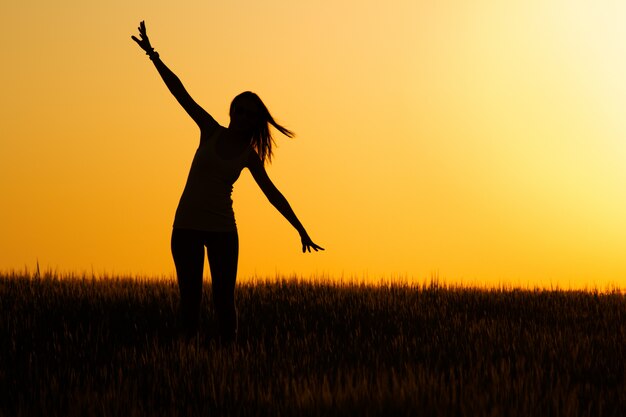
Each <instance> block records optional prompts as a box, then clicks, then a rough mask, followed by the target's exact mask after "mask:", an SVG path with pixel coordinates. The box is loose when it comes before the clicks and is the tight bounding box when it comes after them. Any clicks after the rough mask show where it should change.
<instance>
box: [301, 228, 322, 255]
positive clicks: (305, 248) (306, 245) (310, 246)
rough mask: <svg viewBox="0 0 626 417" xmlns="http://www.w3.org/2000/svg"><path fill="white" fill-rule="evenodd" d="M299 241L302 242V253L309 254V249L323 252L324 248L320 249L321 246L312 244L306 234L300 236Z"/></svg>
mask: <svg viewBox="0 0 626 417" xmlns="http://www.w3.org/2000/svg"><path fill="white" fill-rule="evenodd" d="M300 239H301V240H302V253H304V252H311V249H313V250H314V251H315V252H317V251H318V250H324V248H322V247H321V246H318V245H316V244H315V243H313V241H312V240H311V238H310V237H309V235H308V234H306V233H304V234H302V235H300Z"/></svg>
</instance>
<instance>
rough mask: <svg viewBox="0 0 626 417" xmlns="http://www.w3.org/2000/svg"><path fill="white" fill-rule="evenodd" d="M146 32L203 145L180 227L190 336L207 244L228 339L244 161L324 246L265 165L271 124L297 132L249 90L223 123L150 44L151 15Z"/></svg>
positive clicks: (175, 250) (178, 258)
mask: <svg viewBox="0 0 626 417" xmlns="http://www.w3.org/2000/svg"><path fill="white" fill-rule="evenodd" d="M139 36H140V39H137V38H136V37H135V36H132V39H133V40H134V41H135V42H137V44H138V45H139V46H140V47H141V48H142V49H143V50H144V51H145V52H146V54H147V55H148V56H149V57H150V59H151V60H152V62H153V63H154V66H155V67H156V69H157V70H158V72H159V74H160V75H161V77H162V78H163V81H165V85H167V88H168V89H169V90H170V92H171V93H172V94H173V95H174V97H175V98H176V100H178V102H179V103H180V105H181V106H182V107H183V108H184V109H185V110H186V111H187V113H188V114H189V116H191V118H192V119H193V120H194V121H195V122H196V123H197V124H198V126H199V127H200V145H199V146H198V149H197V150H196V154H195V156H194V159H193V162H192V163H191V169H190V171H189V177H188V178H187V183H186V185H185V189H184V191H183V194H182V196H181V198H180V202H179V203H178V208H177V210H176V215H175V218H174V228H173V231H172V256H173V258H174V264H175V265H176V275H177V277H178V286H179V289H180V297H181V298H180V301H181V317H182V320H183V327H184V329H185V331H186V333H187V335H188V336H193V335H195V334H196V333H197V331H198V325H199V316H200V304H201V300H202V270H203V267H204V248H205V247H206V248H207V255H208V258H209V267H210V270H211V284H212V290H213V301H214V307H215V312H216V315H217V320H218V326H219V335H220V339H221V341H222V342H232V341H234V340H235V337H236V333H237V312H236V309H235V281H236V277H237V257H238V254H239V240H238V235H237V226H236V225H235V216H234V213H233V206H232V199H231V193H232V189H233V184H234V183H235V181H236V180H237V178H238V177H239V174H240V173H241V170H242V169H243V168H244V167H247V168H248V169H249V170H250V173H251V174H252V176H253V177H254V179H255V181H256V182H257V184H258V185H259V187H260V188H261V190H262V191H263V193H264V194H265V195H266V196H267V198H268V200H269V201H270V202H271V203H272V204H273V205H274V206H275V207H276V208H277V209H278V211H279V212H280V213H281V214H282V215H283V216H284V217H285V218H286V219H287V220H288V221H289V223H291V225H292V226H293V227H295V228H296V230H297V231H298V233H299V234H300V238H301V240H302V251H303V252H305V251H308V252H310V251H311V249H313V250H315V251H317V250H323V248H321V247H319V246H318V245H316V244H315V243H313V241H312V240H311V238H310V237H309V235H308V234H307V232H306V230H305V229H304V227H303V226H302V224H301V223H300V221H299V220H298V218H297V217H296V215H295V213H294V212H293V210H292V209H291V207H290V206H289V203H288V202H287V200H286V199H285V197H283V195H282V194H281V193H280V192H279V191H278V189H277V188H276V187H275V186H274V184H273V183H272V181H271V180H270V178H269V177H268V175H267V172H266V171H265V168H264V164H265V163H266V162H268V161H270V160H271V157H272V144H273V142H274V141H273V139H272V136H271V133H270V130H269V125H270V124H271V125H272V126H274V127H275V128H276V129H277V130H278V131H279V132H281V133H283V134H284V135H286V136H288V137H293V136H294V134H293V133H292V132H291V131H289V130H288V129H286V128H284V127H283V126H280V125H279V124H278V123H276V122H275V121H274V119H273V118H272V116H271V115H270V113H269V111H268V110H267V107H265V105H264V104H263V102H262V101H261V99H260V98H259V97H258V96H257V95H256V94H254V93H251V92H248V91H247V92H244V93H242V94H240V95H238V96H237V97H235V99H234V100H233V101H232V103H231V105H230V124H229V125H228V128H224V127H222V126H220V125H219V124H218V123H217V122H216V121H215V119H213V117H211V115H209V113H207V112H206V111H205V110H204V109H203V108H202V107H200V106H199V105H198V104H197V103H196V102H195V101H194V100H193V99H192V98H191V96H190V95H189V93H187V91H186V90H185V88H184V86H183V84H182V83H181V81H180V80H179V79H178V77H177V76H176V75H175V74H174V73H173V72H172V71H171V70H170V69H169V68H168V67H167V66H166V65H165V64H164V63H163V61H161V59H160V58H159V54H158V53H157V52H156V51H155V50H154V48H153V47H152V46H151V45H150V41H149V39H148V35H147V34H146V26H145V24H144V22H141V23H140V25H139Z"/></svg>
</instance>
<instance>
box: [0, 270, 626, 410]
mask: <svg viewBox="0 0 626 417" xmlns="http://www.w3.org/2000/svg"><path fill="white" fill-rule="evenodd" d="M24 275H25V274H22V275H19V274H14V273H13V274H6V273H5V274H2V275H0V311H1V315H0V415H2V416H31V415H51V416H55V415H59V416H86V415H89V416H161V415H162V416H183V415H184V416H187V415H190V416H201V415H202V416H206V415H232V416H248V415H272V416H279V415H281V416H290V415H298V416H300V415H304V416H307V415H319V416H332V415H337V416H345V415H360V416H368V415H413V416H415V415H424V416H465V415H467V416H544V415H545V416H597V415H607V416H609V415H614V416H623V415H626V385H625V383H624V382H625V380H624V378H625V372H626V299H625V297H624V295H622V294H620V293H618V292H613V293H606V294H603V293H598V292H573V291H539V290H537V291H533V290H512V289H507V290H495V289H494V290H484V289H472V288H449V287H443V286H440V285H436V284H430V285H425V286H408V285H396V286H364V285H357V284H354V285H346V284H343V285H340V284H332V283H331V284H329V283H326V284H325V283H307V282H298V281H276V282H258V283H255V284H245V285H240V286H238V289H237V301H238V311H239V340H238V343H237V345H236V346H233V347H229V348H223V347H219V346H216V345H215V344H214V343H212V342H211V330H210V329H211V328H212V326H213V323H212V314H211V310H210V308H209V307H210V306H211V296H210V293H209V292H208V291H207V289H208V288H206V289H205V298H204V306H205V308H204V313H203V325H204V328H205V329H206V331H205V332H204V333H203V336H202V338H201V339H200V340H199V341H198V342H196V343H189V342H185V341H183V340H181V339H179V338H178V337H177V315H176V311H177V303H178V293H177V287H176V284H175V282H172V281H165V282H164V281H161V282H155V281H150V280H141V279H122V278H116V279H91V278H81V277H74V278H72V279H60V278H59V277H56V276H49V275H48V276H42V277H39V276H24Z"/></svg>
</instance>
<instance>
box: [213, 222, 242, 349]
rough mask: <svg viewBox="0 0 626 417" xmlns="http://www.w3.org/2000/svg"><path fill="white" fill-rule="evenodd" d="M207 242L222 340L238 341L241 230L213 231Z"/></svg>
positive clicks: (214, 299)
mask: <svg viewBox="0 0 626 417" xmlns="http://www.w3.org/2000/svg"><path fill="white" fill-rule="evenodd" d="M206 245H207V254H208V257H209V267H210V269H211V286H212V289H213V305H214V307H215V314H216V315H217V321H218V326H219V335H220V341H221V342H222V343H225V344H228V343H231V342H234V341H235V338H236V336H237V310H236V308H235V281H236V280H237V259H238V257H239V237H238V236H237V232H212V233H210V234H209V238H207V241H206Z"/></svg>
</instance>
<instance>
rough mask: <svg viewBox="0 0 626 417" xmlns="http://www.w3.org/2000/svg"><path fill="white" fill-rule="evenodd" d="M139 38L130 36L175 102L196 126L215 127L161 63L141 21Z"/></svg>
mask: <svg viewBox="0 0 626 417" xmlns="http://www.w3.org/2000/svg"><path fill="white" fill-rule="evenodd" d="M139 37H140V38H141V39H137V38H136V37H135V36H131V38H132V39H133V40H134V41H135V42H137V44H138V45H139V47H141V49H143V50H144V51H145V52H146V54H147V55H148V56H149V57H150V60H151V61H152V62H153V63H154V66H155V67H156V69H157V71H158V72H159V74H160V75H161V78H163V81H164V82H165V85H166V86H167V88H168V89H169V90H170V92H171V93H172V95H173V96H174V97H175V98H176V100H177V101H178V102H179V103H180V105H181V106H182V107H183V108H184V109H185V111H186V112H187V113H188V114H189V116H191V118H192V119H193V120H194V121H195V122H196V124H197V125H198V126H200V127H201V128H207V127H208V128H213V127H217V122H216V121H215V119H213V117H212V116H211V115H210V114H209V113H207V112H206V111H205V110H204V109H203V108H202V107H200V105H199V104H198V103H196V102H195V101H194V99H193V98H191V96H190V95H189V93H188V92H187V90H186V89H185V87H184V86H183V83H182V82H181V81H180V79H179V78H178V77H177V76H176V74H174V73H173V72H172V71H171V70H170V69H169V68H168V67H167V65H165V64H164V63H163V61H161V58H160V57H159V54H158V52H156V51H155V50H154V48H153V47H152V45H151V44H150V40H149V39H148V34H147V32H146V25H145V23H144V22H143V21H141V23H139Z"/></svg>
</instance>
